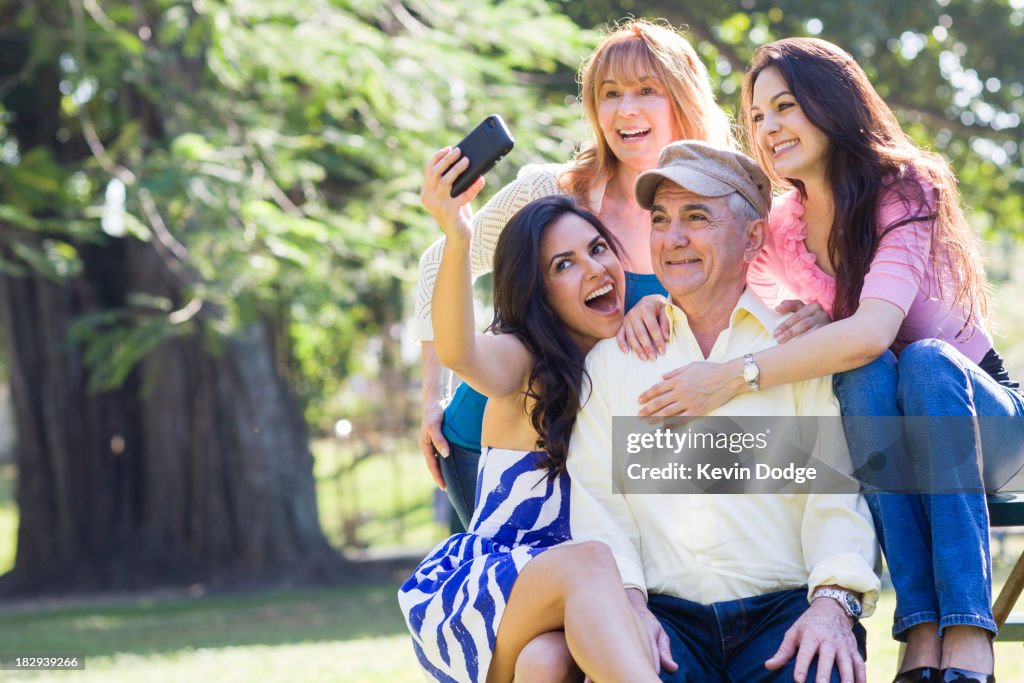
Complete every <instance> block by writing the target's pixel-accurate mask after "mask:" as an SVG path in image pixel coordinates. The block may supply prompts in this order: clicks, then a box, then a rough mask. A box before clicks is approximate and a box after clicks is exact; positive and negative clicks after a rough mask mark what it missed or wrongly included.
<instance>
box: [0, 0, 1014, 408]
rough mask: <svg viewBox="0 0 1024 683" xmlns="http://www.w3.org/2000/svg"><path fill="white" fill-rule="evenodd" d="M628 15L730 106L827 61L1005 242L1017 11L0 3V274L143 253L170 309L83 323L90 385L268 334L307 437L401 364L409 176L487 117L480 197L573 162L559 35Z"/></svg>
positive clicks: (576, 41)
mask: <svg viewBox="0 0 1024 683" xmlns="http://www.w3.org/2000/svg"><path fill="white" fill-rule="evenodd" d="M552 7H554V8H557V11H555V10H552ZM69 8H70V11H69ZM625 12H632V13H635V14H637V15H644V16H649V17H665V18H667V19H669V20H670V21H672V22H673V23H675V24H685V25H687V26H688V27H689V36H690V38H691V40H692V41H693V42H694V43H695V45H696V46H697V48H698V51H699V52H700V53H701V55H702V56H703V58H704V59H705V61H706V62H707V63H708V65H709V68H710V69H711V73H712V78H713V80H714V82H715V84H716V86H717V88H718V89H719V94H720V99H721V102H722V103H723V105H724V106H725V107H726V108H727V109H729V110H731V111H734V112H735V111H736V108H737V106H738V105H739V103H738V92H739V88H738V86H739V83H740V79H741V76H742V72H743V70H744V68H745V65H746V63H747V61H748V59H749V57H750V54H751V53H752V50H753V48H754V47H755V46H756V45H759V44H762V43H764V42H767V41H769V40H772V39H774V38H777V37H782V36H789V35H808V34H817V35H820V36H821V37H823V38H827V39H829V40H833V41H835V42H837V43H838V44H840V45H842V46H843V47H845V48H847V49H848V50H850V52H851V53H852V54H853V55H854V56H855V57H856V58H857V59H858V60H859V61H860V62H861V63H862V64H863V65H864V67H865V68H866V69H867V71H868V72H869V74H871V76H872V77H873V79H874V81H875V83H876V85H877V87H878V89H879V90H880V92H882V93H883V95H885V96H886V97H887V99H888V100H889V102H890V103H891V104H892V105H893V106H894V107H895V108H896V109H897V112H898V114H899V115H900V117H901V119H902V120H903V122H904V125H905V127H906V129H907V131H908V132H909V133H910V134H911V135H912V136H913V137H914V138H915V139H916V140H918V141H919V142H921V143H922V144H927V145H930V146H933V147H935V148H936V149H938V150H939V151H941V152H943V153H944V154H945V155H946V156H947V157H948V158H950V160H951V161H952V162H953V164H954V167H955V168H956V169H957V172H958V173H959V176H960V179H961V184H962V187H963V192H964V196H965V200H966V203H967V205H968V206H969V207H970V209H971V210H972V214H973V216H974V220H975V221H976V223H977V225H978V227H979V228H981V229H983V230H985V231H988V232H993V231H1010V232H1015V233H1017V234H1020V233H1022V232H1024V220H1022V219H1024V202H1022V199H1021V197H1022V196H1024V192H1022V190H1024V170H1022V169H1024V160H1022V156H1021V155H1022V150H1021V143H1020V140H1021V134H1020V132H1021V124H1020V118H1021V116H1022V115H1024V59H1022V56H1024V55H1022V54H1021V45H1024V28H1022V24H1024V9H1022V8H1021V6H1020V2H1019V1H1018V0H990V1H988V2H975V1H974V0H941V1H940V2H928V3H902V4H901V3H893V2H891V1H890V0H884V1H883V0H865V2H860V3H824V4H823V3H820V2H811V0H774V1H770V0H743V1H742V2H740V3H721V2H716V1H714V0H693V1H692V2H687V3H683V4H680V3H675V2H667V1H655V2H633V1H626V2H622V1H617V2H611V1H610V0H594V1H592V2H588V3H573V2H568V1H567V0H552V1H551V2H550V3H548V2H545V1H544V0H510V1H508V2H490V3H489V2H479V1H471V0H457V1H453V2H445V3H435V2H428V1H427V0H404V2H389V3H382V2H377V1H374V0H258V1H256V0H250V1H242V0H205V1H204V2H202V3H180V2H177V1H174V0H142V1H139V0H110V1H109V2H103V3H95V2H85V1H84V0H71V1H70V2H66V1H65V0H40V1H39V2H33V3H17V4H16V5H14V6H10V7H5V8H3V9H0V20H2V21H0V26H5V27H7V28H4V29H2V30H0V45H2V46H3V50H0V73H2V74H12V76H11V77H5V78H0V96H2V101H0V271H2V272H5V273H9V274H14V275H25V274H28V273H31V272H39V273H42V274H44V275H45V276H46V277H49V278H52V279H54V280H57V281H62V280H64V279H66V278H68V277H71V276H76V275H80V274H83V273H93V276H94V277H95V272H94V271H95V269H92V270H91V269H89V268H87V267H85V266H86V265H87V264H86V261H87V259H88V258H91V256H89V254H92V253H93V251H95V250H93V249H92V247H94V246H95V247H100V248H104V247H107V246H110V245H113V244H116V241H117V240H132V239H134V240H142V241H147V242H150V243H152V244H153V245H154V246H155V247H157V248H158V249H159V251H160V253H161V254H163V255H164V257H165V259H166V260H167V263H168V268H169V270H170V271H172V272H174V273H176V274H177V277H178V278H179V280H180V281H179V283H178V292H177V293H176V294H175V295H174V296H172V297H170V298H168V299H166V301H165V302H164V303H163V304H161V306H159V307H155V308H154V307H153V306H151V305H148V304H146V303H144V302H140V300H139V299H138V297H128V298H127V299H125V300H124V301H119V302H116V303H115V304H113V305H116V306H118V307H119V308H118V310H115V311H110V315H99V316H97V317H93V318H90V319H88V320H85V321H82V322H81V323H80V325H78V326H77V327H76V339H77V340H78V341H79V342H81V343H83V344H85V345H86V347H87V356H88V359H89V360H90V361H91V367H92V371H93V373H94V376H93V378H92V385H93V386H94V387H96V388H100V387H110V386H113V385H116V384H117V383H118V382H119V381H121V379H123V377H124V376H125V374H126V373H127V372H129V371H130V370H131V367H132V366H133V365H134V364H135V363H136V362H137V361H138V359H139V358H142V357H144V356H145V354H146V353H149V352H151V351H152V349H155V348H157V347H158V346H159V344H160V343H161V342H162V341H163V340H165V339H167V338H169V337H170V336H173V335H176V334H194V333H201V334H203V335H204V338H207V339H208V340H210V343H211V344H212V345H213V346H217V345H218V344H219V342H218V339H219V338H221V337H222V336H223V335H228V334H232V333H234V332H235V331H236V330H237V329H238V328H239V326H241V325H244V324H246V323H247V322H249V321H251V320H254V319H262V320H269V321H271V322H272V323H274V327H275V329H277V330H279V334H280V335H281V336H282V340H283V342H284V343H283V345H282V351H283V353H284V358H283V360H284V361H285V362H284V364H283V367H286V368H287V369H288V371H289V372H290V373H291V377H290V378H289V379H290V380H291V383H292V385H293V386H294V387H295V388H296V390H297V391H298V393H299V396H300V397H301V399H302V400H303V403H304V405H305V406H306V410H307V417H308V418H309V420H310V422H311V423H312V424H314V425H317V426H320V427H326V426H327V425H329V424H330V423H331V422H332V421H333V419H334V418H335V417H337V414H336V413H337V408H334V407H332V406H336V405H338V402H337V401H336V400H335V397H336V396H338V395H339V393H340V392H342V391H343V390H344V389H345V387H346V378H347V377H348V376H349V375H350V374H351V373H354V372H359V371H361V370H366V371H370V370H371V369H373V368H375V367H377V366H379V365H380V364H381V363H382V362H386V363H392V364H393V363H395V362H398V361H395V360H394V359H391V360H389V359H387V358H385V356H386V355H387V353H386V351H381V350H379V349H380V348H381V345H380V344H374V343H373V340H375V339H381V338H387V337H388V335H392V333H393V329H394V326H395V325H396V324H397V323H399V322H401V321H403V320H405V319H407V318H408V317H409V314H410V313H409V310H408V308H409V307H408V306H407V299H408V291H409V289H410V287H411V284H412V283H413V281H414V280H415V267H416V259H417V257H418V255H419V254H420V253H421V251H422V249H423V248H424V247H425V246H426V245H427V244H428V243H429V242H430V241H432V240H433V239H435V238H436V237H437V236H438V234H439V233H438V231H437V230H436V228H434V227H433V226H432V225H431V223H430V222H429V221H428V220H427V218H426V216H425V214H424V212H423V211H422V209H421V208H420V206H419V201H418V189H419V179H420V175H421V169H422V165H423V164H424V162H425V160H426V159H427V158H428V157H429V156H430V154H431V153H432V152H433V150H435V149H436V148H438V147H440V146H442V145H445V144H451V143H453V142H455V141H456V140H458V139H459V138H460V137H461V136H462V134H464V132H465V131H467V130H468V129H470V128H471V127H472V126H473V125H474V124H475V123H476V122H477V121H478V120H479V119H481V118H483V116H485V115H486V114H489V113H492V112H500V113H501V114H502V115H503V116H504V117H505V118H506V120H507V121H508V122H509V124H510V126H511V128H512V130H513V132H514V133H515V135H516V138H517V146H516V149H515V150H514V151H513V152H512V153H511V154H510V155H509V158H508V159H507V160H506V161H505V162H504V163H503V164H501V165H499V167H498V168H497V169H495V171H494V172H493V173H492V174H491V175H490V176H489V178H488V180H489V186H488V192H493V190H494V189H495V188H497V187H500V186H501V185H502V184H503V183H504V182H505V181H507V180H509V179H510V178H511V176H512V175H513V174H514V173H515V171H516V170H517V169H518V168H519V167H521V166H522V165H523V164H525V163H528V162H532V161H541V160H563V159H566V158H568V157H569V156H570V155H571V153H572V151H573V149H574V146H575V145H576V144H578V143H579V142H580V141H581V140H583V139H585V138H586V137H587V132H586V129H585V126H584V124H583V123H582V121H581V116H580V109H579V107H578V105H577V104H576V103H575V101H574V97H575V93H576V84H575V70H576V68H577V66H578V65H579V63H580V60H581V59H582V58H583V57H584V56H585V55H586V54H587V53H588V52H589V50H590V49H591V47H592V46H593V45H594V43H595V41H596V39H597V36H596V33H595V32H593V31H589V30H581V29H579V28H578V27H577V24H578V25H580V26H584V27H588V28H589V27H601V26H602V25H603V24H605V23H607V22H609V21H614V20H616V19H619V18H621V16H622V14H623V13H625ZM112 178H118V179H119V180H120V181H121V182H123V183H124V193H123V194H124V203H123V210H122V209H119V208H118V207H119V206H120V204H119V202H118V201H117V199H118V186H117V183H114V186H111V180H112ZM108 197H109V198H110V199H109V200H108ZM485 198H486V197H484V198H482V199H485ZM100 270H102V269H100ZM190 306H191V307H195V306H198V307H199V309H200V311H201V312H200V313H199V314H198V315H196V316H195V317H193V316H192V315H191V313H190V310H191V309H190V308H189V307H190ZM385 346H386V345H385ZM392 369H393V370H394V369H395V368H392ZM399 370H401V369H400V368H399Z"/></svg>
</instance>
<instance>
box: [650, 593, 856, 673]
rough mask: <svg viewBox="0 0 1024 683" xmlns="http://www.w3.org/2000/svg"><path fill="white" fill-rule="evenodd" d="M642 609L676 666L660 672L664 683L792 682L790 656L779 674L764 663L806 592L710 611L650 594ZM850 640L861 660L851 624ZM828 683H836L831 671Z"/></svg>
mask: <svg viewBox="0 0 1024 683" xmlns="http://www.w3.org/2000/svg"><path fill="white" fill-rule="evenodd" d="M647 606H648V608H649V609H650V610H651V613H652V614H654V616H656V617H658V621H660V622H661V625H662V626H663V627H664V628H665V632H666V633H667V634H668V637H669V640H670V641H671V647H672V658H673V659H674V660H675V661H676V663H677V664H679V670H678V671H676V672H674V673H668V672H667V671H662V672H661V680H662V681H664V682H665V683H714V682H716V681H721V682H722V683H734V682H735V683H738V682H739V681H743V682H744V683H747V682H748V681H749V682H751V683H756V682H757V681H792V680H793V670H794V669H795V667H796V657H795V656H794V657H793V658H792V659H791V660H790V661H789V663H788V664H787V665H786V666H785V667H783V668H782V669H780V670H778V671H769V670H768V669H766V668H765V667H764V663H765V661H766V660H768V659H770V658H771V657H772V655H774V654H775V652H776V651H777V650H778V649H779V645H781V644H782V638H783V636H784V635H785V634H786V631H787V630H788V629H789V627H790V626H792V625H793V624H794V623H795V622H796V620H797V619H799V618H800V615H802V614H803V613H804V612H805V611H806V610H807V589H806V588H797V589H792V590H784V591H778V592H775V593H766V594H765V595H755V596H754V597H750V598H743V599H742V600H728V601H725V602H715V603H712V604H710V605H702V604H700V603H696V602H691V601H689V600H683V599H680V598H675V597H672V596H669V595H656V594H652V595H650V596H649V599H648V602H647ZM854 636H855V637H856V638H857V645H858V649H859V650H860V653H861V656H865V651H866V649H865V633H864V627H863V626H861V625H860V624H856V625H855V626H854ZM817 664H818V662H817V658H815V659H814V661H812V662H811V666H810V668H809V669H808V675H807V678H806V679H805V680H808V681H815V680H817V676H816V672H817ZM830 680H831V681H832V683H839V670H838V669H837V668H835V667H833V669H832V675H831V678H830Z"/></svg>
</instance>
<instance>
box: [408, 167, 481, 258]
mask: <svg viewBox="0 0 1024 683" xmlns="http://www.w3.org/2000/svg"><path fill="white" fill-rule="evenodd" d="M460 157H462V150H460V149H459V148H458V147H444V148H442V149H440V150H438V151H437V153H435V154H434V156H433V157H431V158H430V161H428V162H427V166H426V168H425V169H424V171H423V188H422V189H421V190H420V201H421V202H422V203H423V206H424V208H426V210H427V212H428V213H429V214H430V215H431V216H432V217H433V218H434V220H435V221H437V224H438V225H440V226H441V230H443V231H444V234H445V237H446V238H447V239H448V240H449V241H454V240H460V241H461V240H465V241H466V242H468V241H469V239H470V237H471V236H472V233H473V229H472V227H471V221H472V219H473V210H472V209H470V208H469V203H470V202H471V201H473V199H475V198H476V196H477V195H478V194H480V191H481V190H482V189H484V179H483V176H480V177H479V178H477V179H476V181H475V182H474V183H473V184H472V185H470V186H469V189H467V190H466V191H465V192H463V193H462V194H460V195H459V196H457V197H452V196H451V191H452V183H454V182H455V179H456V178H458V177H459V174H461V173H462V172H463V171H465V170H466V169H467V168H469V159H468V158H465V157H462V158H460Z"/></svg>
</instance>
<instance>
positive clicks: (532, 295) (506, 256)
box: [487, 196, 620, 478]
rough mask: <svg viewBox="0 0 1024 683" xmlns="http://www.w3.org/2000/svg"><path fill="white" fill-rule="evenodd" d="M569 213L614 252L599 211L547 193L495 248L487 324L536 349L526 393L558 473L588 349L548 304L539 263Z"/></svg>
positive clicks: (511, 224) (549, 462) (553, 472)
mask: <svg viewBox="0 0 1024 683" xmlns="http://www.w3.org/2000/svg"><path fill="white" fill-rule="evenodd" d="M566 214H575V215H577V216H579V217H580V218H582V219H583V220H585V221H587V222H588V223H590V224H591V225H592V226H594V229H595V230H597V232H598V233H599V234H600V235H601V236H602V237H603V238H604V239H605V241H607V242H608V245H609V247H610V248H611V249H612V251H614V252H615V254H616V255H618V254H619V253H620V250H619V248H618V243H617V242H616V240H615V238H614V237H613V236H612V234H611V233H610V232H608V229H607V228H605V227H604V225H603V224H602V223H601V221H600V220H598V218H597V216H595V215H593V214H592V213H590V212H589V211H585V210H584V209H581V208H580V207H579V206H578V205H577V204H576V203H575V202H574V201H573V200H572V199H570V198H569V197H562V196H553V197H544V198H543V199H537V200H535V201H532V202H530V203H529V204H527V205H526V206H524V207H523V208H522V209H520V210H519V212H518V213H516V215H514V216H513V217H512V219H511V220H510V221H509V222H508V225H506V226H505V229H504V230H502V231H501V236H500V237H499V238H498V244H497V246H496V247H495V250H494V320H493V321H491V324H490V325H489V326H488V328H487V330H488V331H490V332H494V333H495V334H512V335H515V336H516V338H517V339H519V341H521V342H522V343H523V346H525V347H526V349H527V350H528V351H529V352H530V353H531V354H532V355H533V368H532V369H531V370H530V377H529V380H528V382H527V386H526V398H527V399H532V400H533V401H534V404H533V408H532V409H531V411H530V422H531V423H532V424H533V428H534V429H535V430H536V431H537V434H538V436H539V439H538V441H537V447H538V448H539V449H542V450H544V451H545V452H546V453H547V458H546V461H545V462H544V464H545V465H546V466H547V467H548V476H549V477H551V478H554V477H555V476H557V475H558V474H559V473H561V472H564V471H565V460H566V457H567V456H568V454H569V437H570V436H571V435H572V428H573V426H574V425H575V424H576V414H577V413H578V412H579V411H580V396H581V392H582V391H583V378H584V377H585V376H586V369H585V367H584V359H585V357H586V353H585V352H584V351H583V349H581V348H580V347H579V346H578V345H577V343H576V342H575V341H574V339H573V338H572V336H571V335H570V334H569V330H568V329H567V328H566V325H565V323H564V322H563V321H562V319H561V318H559V317H558V315H557V314H556V313H555V311H554V309H552V308H551V305H550V304H549V303H548V298H547V292H546V290H545V287H544V278H543V273H544V270H545V268H546V267H547V266H546V264H542V263H541V262H540V261H541V260H540V242H541V239H542V238H543V237H544V233H545V232H546V231H547V229H548V228H549V227H550V226H551V225H552V224H553V223H554V222H555V221H557V220H558V219H559V218H561V217H562V216H565V215H566Z"/></svg>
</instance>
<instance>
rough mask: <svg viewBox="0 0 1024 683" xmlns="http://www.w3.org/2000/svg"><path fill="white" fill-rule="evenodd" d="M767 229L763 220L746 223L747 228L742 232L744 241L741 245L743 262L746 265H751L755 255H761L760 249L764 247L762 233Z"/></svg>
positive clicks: (766, 222)
mask: <svg viewBox="0 0 1024 683" xmlns="http://www.w3.org/2000/svg"><path fill="white" fill-rule="evenodd" d="M767 228H768V221H767V220H765V219H763V218H758V219H757V220H756V221H750V222H749V223H747V227H746V229H744V231H743V237H744V239H745V240H746V241H745V243H744V245H743V260H744V261H746V262H747V263H753V262H754V259H756V258H757V255H758V254H760V253H761V247H762V246H763V245H764V231H765V230H766V229H767Z"/></svg>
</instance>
